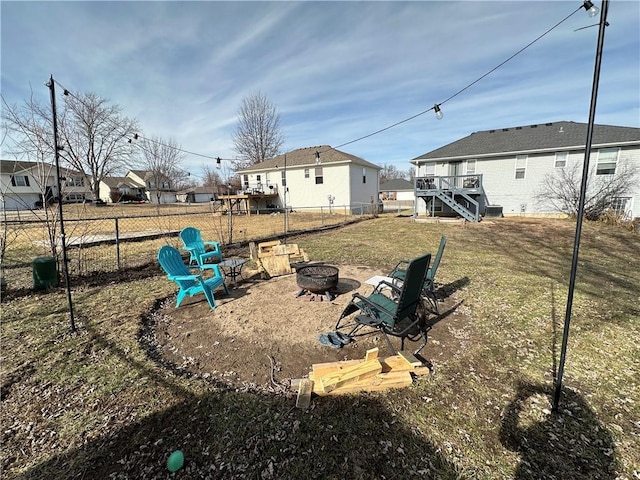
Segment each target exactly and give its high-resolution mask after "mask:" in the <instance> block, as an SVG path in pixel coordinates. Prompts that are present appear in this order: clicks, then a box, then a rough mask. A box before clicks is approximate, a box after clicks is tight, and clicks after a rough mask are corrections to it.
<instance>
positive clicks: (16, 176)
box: [0, 160, 90, 210]
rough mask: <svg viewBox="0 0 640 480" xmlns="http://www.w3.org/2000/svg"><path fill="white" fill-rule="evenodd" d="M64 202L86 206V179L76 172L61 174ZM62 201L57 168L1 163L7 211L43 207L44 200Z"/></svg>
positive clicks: (0, 189) (0, 182)
mask: <svg viewBox="0 0 640 480" xmlns="http://www.w3.org/2000/svg"><path fill="white" fill-rule="evenodd" d="M60 184H61V188H62V201H63V202H70V203H79V202H84V201H85V200H86V199H88V198H90V190H89V187H88V185H86V182H85V178H84V175H83V174H82V173H80V172H76V171H74V170H69V169H66V168H63V169H61V170H60ZM58 197H59V195H58V187H57V183H56V172H55V166H54V165H52V164H49V163H44V162H27V161H19V160H0V198H1V202H0V203H1V204H2V208H3V209H5V210H32V209H34V208H38V207H41V206H42V204H43V203H44V201H45V199H46V201H47V202H51V201H53V200H55V199H57V198H58Z"/></svg>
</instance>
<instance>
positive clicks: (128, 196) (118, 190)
mask: <svg viewBox="0 0 640 480" xmlns="http://www.w3.org/2000/svg"><path fill="white" fill-rule="evenodd" d="M99 188H100V199H101V200H103V201H105V202H107V203H118V202H120V201H143V200H148V199H147V196H146V193H145V188H144V184H140V183H136V182H134V181H133V180H132V179H130V178H129V177H105V178H103V179H102V181H101V182H100V187H99Z"/></svg>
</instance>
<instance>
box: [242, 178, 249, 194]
mask: <svg viewBox="0 0 640 480" xmlns="http://www.w3.org/2000/svg"><path fill="white" fill-rule="evenodd" d="M242 183H243V184H244V188H245V190H246V189H248V188H249V175H244V176H243V178H242Z"/></svg>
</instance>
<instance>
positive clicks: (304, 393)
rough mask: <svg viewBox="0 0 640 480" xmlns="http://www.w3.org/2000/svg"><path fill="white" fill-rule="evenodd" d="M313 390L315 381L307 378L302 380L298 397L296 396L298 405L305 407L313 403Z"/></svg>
mask: <svg viewBox="0 0 640 480" xmlns="http://www.w3.org/2000/svg"><path fill="white" fill-rule="evenodd" d="M312 391H313V382H312V381H311V380H308V379H306V378H303V379H301V380H300V385H299V386H298V397H297V398H296V407H298V408H302V409H305V408H307V407H308V406H309V405H310V404H311V392H312Z"/></svg>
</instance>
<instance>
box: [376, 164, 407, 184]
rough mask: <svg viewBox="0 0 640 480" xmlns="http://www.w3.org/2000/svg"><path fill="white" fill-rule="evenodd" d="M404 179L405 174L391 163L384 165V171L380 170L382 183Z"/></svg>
mask: <svg viewBox="0 0 640 480" xmlns="http://www.w3.org/2000/svg"><path fill="white" fill-rule="evenodd" d="M403 177H404V172H401V171H400V170H398V169H397V168H396V166H395V165H393V164H390V163H385V164H384V165H382V170H380V183H385V182H388V181H389V180H393V179H396V178H403Z"/></svg>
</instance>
